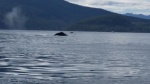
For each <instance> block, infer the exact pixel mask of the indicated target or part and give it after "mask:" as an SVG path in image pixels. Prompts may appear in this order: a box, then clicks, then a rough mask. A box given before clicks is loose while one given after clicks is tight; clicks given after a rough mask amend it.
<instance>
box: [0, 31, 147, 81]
mask: <svg viewBox="0 0 150 84" xmlns="http://www.w3.org/2000/svg"><path fill="white" fill-rule="evenodd" d="M55 33H56V32H51V31H0V82H1V81H3V80H4V79H11V81H10V84H11V83H12V82H16V81H18V80H19V81H22V82H21V84H22V83H25V84H27V83H26V82H27V81H26V82H25V78H26V79H32V81H31V80H28V82H29V81H30V82H32V83H33V82H34V83H35V84H36V82H35V81H34V80H40V81H41V80H48V81H51V83H52V84H80V83H81V84H99V82H101V83H102V84H148V82H150V81H149V80H148V79H149V78H150V67H149V64H150V61H149V59H150V57H149V56H150V52H149V50H150V47H149V46H150V43H149V42H150V38H149V36H150V34H146V33H145V34H142V33H135V34H133V33H100V32H74V33H72V34H69V32H68V34H69V36H67V37H59V36H53V35H54V34H55ZM137 36H139V37H137ZM14 77H15V78H14ZM13 78H14V79H13ZM138 79H140V80H138ZM54 80H57V82H56V81H55V82H54ZM77 80H78V81H77ZM136 80H137V81H136ZM52 81H53V82H54V83H53V82H52ZM8 84H9V83H8Z"/></svg>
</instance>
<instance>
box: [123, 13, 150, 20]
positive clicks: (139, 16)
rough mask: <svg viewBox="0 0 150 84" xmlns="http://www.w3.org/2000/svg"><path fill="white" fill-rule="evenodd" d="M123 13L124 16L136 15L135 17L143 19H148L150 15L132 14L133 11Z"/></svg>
mask: <svg viewBox="0 0 150 84" xmlns="http://www.w3.org/2000/svg"><path fill="white" fill-rule="evenodd" d="M124 15H126V16H132V17H137V18H143V19H150V15H143V14H133V13H126V14H124Z"/></svg>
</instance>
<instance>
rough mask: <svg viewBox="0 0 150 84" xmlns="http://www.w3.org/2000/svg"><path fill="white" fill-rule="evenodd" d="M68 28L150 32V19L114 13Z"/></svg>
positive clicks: (86, 20) (83, 21) (89, 19)
mask: <svg viewBox="0 0 150 84" xmlns="http://www.w3.org/2000/svg"><path fill="white" fill-rule="evenodd" d="M68 30H74V31H85V30H86V31H93V30H94V31H103V32H150V20H146V19H141V18H135V17H129V16H123V15H119V14H112V15H104V16H99V17H93V18H88V19H84V20H82V21H80V22H78V23H76V24H74V25H72V26H70V27H69V28H68Z"/></svg>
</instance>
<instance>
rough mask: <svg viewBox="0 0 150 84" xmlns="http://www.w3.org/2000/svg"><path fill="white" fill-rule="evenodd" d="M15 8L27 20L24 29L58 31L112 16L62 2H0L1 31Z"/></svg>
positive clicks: (6, 0)
mask: <svg viewBox="0 0 150 84" xmlns="http://www.w3.org/2000/svg"><path fill="white" fill-rule="evenodd" d="M15 7H17V8H20V9H21V11H22V13H23V15H24V16H25V17H26V18H27V20H26V23H25V27H26V29H41V30H42V29H49V30H60V29H63V28H64V27H66V26H68V25H70V24H73V23H75V22H77V21H79V20H81V19H85V18H89V17H93V16H100V15H109V14H112V13H111V12H108V11H105V10H102V9H94V8H88V7H82V6H78V5H75V4H71V3H68V2H66V1H64V0H0V28H1V29H2V28H5V29H7V28H8V26H6V25H5V24H7V23H6V21H5V17H6V15H7V14H8V13H9V12H11V11H12V9H13V8H15ZM16 14H17V13H16ZM4 21H5V23H4ZM14 29H15V28H14Z"/></svg>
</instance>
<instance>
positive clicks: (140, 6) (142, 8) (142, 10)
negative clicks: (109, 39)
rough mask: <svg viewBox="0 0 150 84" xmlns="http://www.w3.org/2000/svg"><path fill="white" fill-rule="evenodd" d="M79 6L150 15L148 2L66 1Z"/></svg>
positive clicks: (133, 0)
mask: <svg viewBox="0 0 150 84" xmlns="http://www.w3.org/2000/svg"><path fill="white" fill-rule="evenodd" d="M66 1H69V2H72V3H76V4H79V5H84V6H89V7H96V8H103V9H106V10H109V11H113V12H117V13H122V14H123V13H135V14H146V15H150V0H66Z"/></svg>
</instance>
